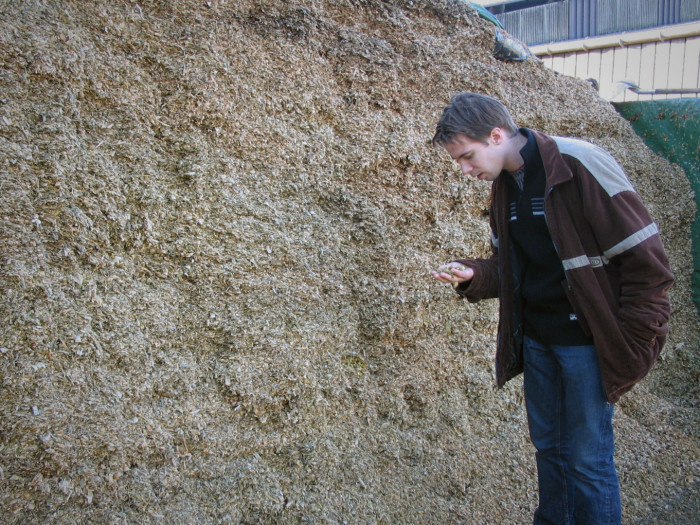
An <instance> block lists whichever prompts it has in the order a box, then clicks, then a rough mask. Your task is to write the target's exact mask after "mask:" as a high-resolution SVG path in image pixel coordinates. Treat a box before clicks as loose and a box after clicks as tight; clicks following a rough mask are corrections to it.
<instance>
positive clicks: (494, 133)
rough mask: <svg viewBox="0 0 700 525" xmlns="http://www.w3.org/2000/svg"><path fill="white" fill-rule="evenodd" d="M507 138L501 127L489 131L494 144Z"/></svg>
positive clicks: (496, 144)
mask: <svg viewBox="0 0 700 525" xmlns="http://www.w3.org/2000/svg"><path fill="white" fill-rule="evenodd" d="M505 138H506V134H505V132H504V131H503V130H502V129H501V128H493V129H492V130H491V133H489V140H490V142H491V143H492V144H493V145H494V146H498V145H499V144H502V143H503V142H504V140H505Z"/></svg>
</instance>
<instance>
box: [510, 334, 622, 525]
mask: <svg viewBox="0 0 700 525" xmlns="http://www.w3.org/2000/svg"><path fill="white" fill-rule="evenodd" d="M524 361H525V383H524V384H525V406H526V408H527V420H528V425H529V428H530V438H531V439H532V443H533V444H534V445H535V449H536V450H537V453H536V458H537V477H538V482H539V498H540V501H539V507H538V508H537V510H536V511H535V519H534V524H535V525H539V524H544V523H549V524H555V523H556V524H567V525H574V524H575V525H592V524H595V525H619V524H620V522H621V519H622V518H621V505H620V485H619V483H618V479H617V472H616V471H615V462H614V459H613V454H614V451H615V444H614V438H613V428H612V416H613V405H611V404H610V403H608V400H607V398H606V396H605V391H604V389H603V384H602V380H601V377H600V367H599V365H598V358H597V356H596V352H595V347H593V346H545V345H542V344H540V343H538V342H536V341H534V340H532V339H529V338H525V347H524Z"/></svg>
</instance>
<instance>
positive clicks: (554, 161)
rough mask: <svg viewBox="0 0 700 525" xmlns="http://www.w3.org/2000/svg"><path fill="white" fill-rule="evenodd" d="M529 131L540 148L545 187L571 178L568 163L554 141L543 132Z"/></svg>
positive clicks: (572, 176)
mask: <svg viewBox="0 0 700 525" xmlns="http://www.w3.org/2000/svg"><path fill="white" fill-rule="evenodd" d="M531 131H532V133H533V135H534V136H535V140H537V146H538V147H539V149H540V156H541V157H542V162H543V163H544V171H545V173H546V176H547V187H548V188H551V187H552V186H556V185H557V184H561V183H562V182H567V181H570V180H571V179H573V178H574V174H573V173H572V171H571V168H570V167H569V165H568V164H567V163H566V162H565V161H564V158H563V157H562V156H561V153H559V148H558V147H557V144H556V142H554V140H553V139H552V138H551V137H550V136H548V135H545V134H544V133H541V132H539V131H534V130H531Z"/></svg>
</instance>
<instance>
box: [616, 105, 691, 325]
mask: <svg viewBox="0 0 700 525" xmlns="http://www.w3.org/2000/svg"><path fill="white" fill-rule="evenodd" d="M613 105H614V106H615V108H616V109H617V111H618V112H619V113H620V114H621V115H622V116H623V117H625V118H626V119H627V120H628V121H629V122H630V123H631V124H632V127H633V128H634V130H635V131H636V132H637V134H638V135H639V136H640V137H642V139H643V140H644V142H646V144H647V145H648V146H649V147H650V148H651V149H652V150H653V151H654V152H655V153H657V154H658V155H661V156H663V157H665V158H666V159H668V160H669V161H671V162H673V163H675V164H678V165H679V166H681V167H682V168H683V169H684V170H685V173H686V176H687V177H688V179H689V180H690V184H691V185H692V187H693V191H694V192H695V202H696V204H697V205H698V209H700V149H699V147H700V119H698V116H699V114H700V99H698V98H679V99H672V100H649V101H641V102H619V103H615V104H613ZM699 217H700V213H698V214H697V215H696V218H695V221H694V223H693V229H692V242H693V269H694V270H693V276H692V287H693V300H694V302H695V307H696V308H697V309H698V312H700V218H699Z"/></svg>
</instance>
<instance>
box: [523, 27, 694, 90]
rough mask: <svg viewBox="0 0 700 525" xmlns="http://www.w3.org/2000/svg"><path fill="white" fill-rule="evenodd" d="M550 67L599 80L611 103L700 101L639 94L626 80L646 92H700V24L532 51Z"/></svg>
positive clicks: (608, 37) (626, 34)
mask: <svg viewBox="0 0 700 525" xmlns="http://www.w3.org/2000/svg"><path fill="white" fill-rule="evenodd" d="M530 50H531V51H532V52H533V54H535V55H537V56H538V57H539V58H540V59H542V61H543V62H544V64H545V65H546V66H547V67H550V68H552V69H554V70H555V71H558V72H559V73H562V74H565V75H569V76H573V77H578V78H581V79H588V78H594V79H596V80H597V81H598V84H599V87H600V95H601V96H602V97H603V98H605V99H607V100H611V101H615V102H622V101H629V100H648V99H652V98H654V99H664V98H678V97H679V96H684V97H697V96H698V95H697V94H686V95H675V94H674V95H658V94H657V95H653V96H652V95H643V94H641V95H637V94H635V93H634V92H632V91H630V90H625V89H624V88H623V87H622V86H621V85H620V84H619V81H621V80H628V81H632V82H634V83H635V84H637V85H638V86H639V87H640V88H641V89H642V90H644V91H652V90H655V89H677V88H685V89H699V88H700V23H697V22H695V23H692V24H682V25H678V26H668V27H665V28H657V29H654V30H646V31H639V32H634V33H632V32H630V33H620V34H617V35H608V36H604V37H595V38H587V39H583V40H577V41H570V42H557V43H554V44H548V45H540V46H531V47H530Z"/></svg>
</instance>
